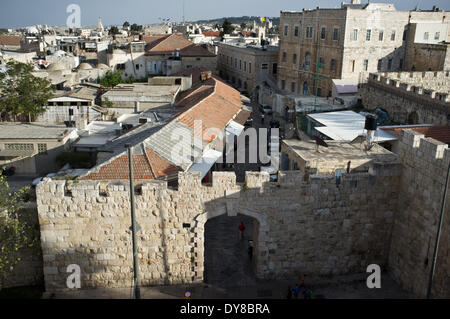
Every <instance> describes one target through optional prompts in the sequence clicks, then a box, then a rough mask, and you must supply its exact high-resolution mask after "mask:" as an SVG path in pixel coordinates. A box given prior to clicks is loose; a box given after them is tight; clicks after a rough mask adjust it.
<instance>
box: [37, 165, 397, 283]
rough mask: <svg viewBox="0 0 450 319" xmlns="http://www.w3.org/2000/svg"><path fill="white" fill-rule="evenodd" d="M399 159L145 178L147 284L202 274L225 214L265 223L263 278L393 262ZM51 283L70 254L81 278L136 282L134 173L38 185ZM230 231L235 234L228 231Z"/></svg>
mask: <svg viewBox="0 0 450 319" xmlns="http://www.w3.org/2000/svg"><path fill="white" fill-rule="evenodd" d="M398 168H399V167H398V166H395V165H392V164H391V165H388V166H383V165H377V164H376V163H374V165H373V167H372V168H371V170H370V171H369V173H359V174H349V175H345V176H344V177H343V181H342V183H341V184H340V185H339V187H337V185H336V182H335V178H334V176H328V175H315V176H312V177H311V178H310V179H309V180H308V181H307V182H304V181H303V178H302V176H301V174H300V173H299V172H295V171H290V172H284V173H280V176H279V182H277V183H273V182H269V175H268V174H267V173H255V172H247V174H246V183H245V184H237V183H236V176H235V174H234V173H228V172H214V173H213V183H212V185H211V186H206V185H202V184H201V180H200V176H199V175H198V174H185V173H180V175H179V185H178V189H177V190H174V189H171V188H168V187H167V184H166V182H161V181H146V182H144V183H143V184H142V186H140V187H139V190H138V195H137V196H136V215H137V221H138V223H139V225H140V227H141V228H142V229H141V230H140V232H139V234H138V247H139V263H140V270H141V278H142V284H143V285H159V284H177V283H192V282H202V281H203V274H204V229H205V225H207V224H206V223H207V221H208V220H209V219H211V218H214V217H216V216H220V215H222V214H228V215H230V216H235V215H236V214H238V213H239V214H243V215H247V216H250V217H253V218H254V219H255V220H256V224H257V227H256V229H257V234H254V238H255V239H256V241H255V244H254V245H255V251H254V259H255V265H256V275H257V277H259V278H266V279H270V278H280V277H282V276H285V275H286V276H291V275H293V274H300V273H303V272H306V273H308V274H312V275H313V274H321V275H330V274H347V273H360V272H365V271H366V267H367V266H368V265H369V264H372V263H376V264H379V265H381V266H386V262H387V257H388V252H389V245H390V236H391V226H392V224H393V219H394V215H395V214H394V212H395V210H396V205H397V195H396V194H397V193H396V191H397V189H398V180H399V172H400V171H399V169H398ZM37 201H38V212H39V221H40V225H41V241H42V249H43V259H44V275H45V284H46V288H47V291H52V290H58V289H65V288H66V279H67V276H68V275H69V274H68V273H67V272H66V269H67V266H68V265H70V264H78V265H79V266H80V267H81V272H82V287H84V288H88V287H129V286H131V284H132V245H131V234H130V230H129V227H130V224H131V222H130V204H129V186H128V184H127V183H126V182H109V183H108V182H104V183H102V182H99V181H79V182H76V181H75V182H74V181H65V180H51V179H45V180H44V181H43V182H41V183H40V184H39V185H38V187H37ZM222 240H224V241H225V240H227V239H226V238H223V239H222Z"/></svg>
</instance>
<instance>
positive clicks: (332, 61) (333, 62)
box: [330, 59, 336, 71]
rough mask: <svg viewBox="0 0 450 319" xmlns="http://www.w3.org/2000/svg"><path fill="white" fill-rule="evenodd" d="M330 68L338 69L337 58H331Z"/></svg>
mask: <svg viewBox="0 0 450 319" xmlns="http://www.w3.org/2000/svg"><path fill="white" fill-rule="evenodd" d="M330 65H331V66H330V69H331V71H336V60H335V59H331V63H330Z"/></svg>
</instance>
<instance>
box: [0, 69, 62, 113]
mask: <svg viewBox="0 0 450 319" xmlns="http://www.w3.org/2000/svg"><path fill="white" fill-rule="evenodd" d="M32 71H33V67H32V66H31V65H28V64H24V63H19V62H8V63H7V71H6V72H5V73H3V74H1V75H0V115H3V114H11V115H12V116H14V118H16V117H17V116H18V115H25V116H28V121H29V122H31V121H32V119H33V118H34V117H36V116H38V115H39V114H42V113H44V112H45V111H46V106H47V104H48V100H49V99H51V98H52V97H53V93H54V90H53V88H52V87H51V82H50V81H49V80H47V79H43V78H38V77H35V76H33V74H32Z"/></svg>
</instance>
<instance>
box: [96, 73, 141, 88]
mask: <svg viewBox="0 0 450 319" xmlns="http://www.w3.org/2000/svg"><path fill="white" fill-rule="evenodd" d="M133 82H134V79H133V77H131V76H129V77H127V78H126V79H125V80H122V72H121V71H119V70H116V71H108V72H106V74H105V76H104V77H102V78H100V79H99V80H98V83H100V84H101V85H102V86H104V87H114V86H116V85H119V84H121V83H126V84H131V83H133Z"/></svg>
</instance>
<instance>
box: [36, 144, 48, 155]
mask: <svg viewBox="0 0 450 319" xmlns="http://www.w3.org/2000/svg"><path fill="white" fill-rule="evenodd" d="M38 152H39V154H41V155H47V144H38Z"/></svg>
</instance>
